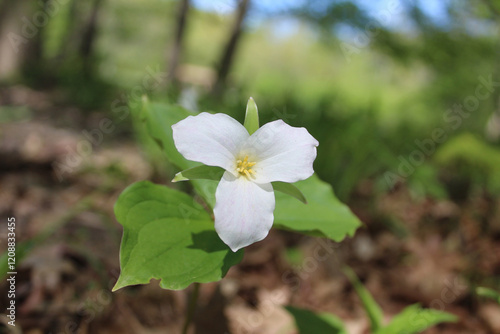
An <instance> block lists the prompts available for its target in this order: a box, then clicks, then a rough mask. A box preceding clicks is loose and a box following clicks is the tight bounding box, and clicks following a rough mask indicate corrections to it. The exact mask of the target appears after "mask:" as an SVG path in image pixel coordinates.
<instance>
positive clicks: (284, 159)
mask: <svg viewBox="0 0 500 334" xmlns="http://www.w3.org/2000/svg"><path fill="white" fill-rule="evenodd" d="M318 145H319V143H318V141H317V140H316V139H314V137H313V136H311V135H310V134H309V132H308V131H307V130H306V129H305V128H295V127H292V126H290V125H288V124H286V123H285V122H283V121H282V120H277V121H274V122H270V123H267V124H265V125H264V126H262V127H261V128H260V129H259V130H257V131H256V132H255V133H254V134H253V135H252V136H250V137H249V138H248V140H247V141H246V143H245V145H244V146H243V150H242V155H248V156H249V159H248V160H249V161H255V162H256V164H255V166H253V167H252V169H253V171H254V172H255V174H254V176H255V178H254V181H255V182H257V183H268V182H274V181H282V182H296V181H299V180H305V179H307V178H308V177H309V176H311V175H312V174H313V173H314V170H313V162H314V159H316V147H317V146H318Z"/></svg>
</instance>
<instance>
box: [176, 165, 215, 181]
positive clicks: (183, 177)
mask: <svg viewBox="0 0 500 334" xmlns="http://www.w3.org/2000/svg"><path fill="white" fill-rule="evenodd" d="M222 175H224V168H220V167H215V166H206V165H202V166H197V167H193V168H189V169H186V170H183V171H182V172H179V173H177V174H175V177H174V179H173V180H172V182H179V181H188V180H199V179H205V180H214V181H220V179H221V178H222Z"/></svg>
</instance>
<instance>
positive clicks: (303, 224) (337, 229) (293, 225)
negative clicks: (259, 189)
mask: <svg viewBox="0 0 500 334" xmlns="http://www.w3.org/2000/svg"><path fill="white" fill-rule="evenodd" d="M295 185H296V186H297V188H298V189H300V190H301V191H302V193H303V194H304V196H305V198H307V201H308V204H300V203H297V202H296V200H295V199H293V198H291V197H289V196H286V195H284V194H280V193H275V196H276V209H275V211H274V226H275V227H278V228H282V229H287V230H292V231H296V232H300V233H303V234H308V235H312V236H319V237H325V238H328V239H332V240H335V241H342V240H343V239H344V238H345V237H346V236H347V235H350V236H352V235H354V232H355V231H356V229H357V228H358V227H359V226H360V225H361V222H360V221H359V219H358V218H357V217H356V216H355V215H354V214H353V213H352V212H351V210H349V208H348V207H347V206H346V205H344V204H343V203H341V202H340V201H339V200H338V199H337V198H336V197H335V195H334V193H333V190H332V187H331V186H330V185H329V184H328V183H326V182H323V181H321V180H320V179H319V178H318V177H317V176H316V175H313V176H311V177H310V178H308V179H307V180H304V181H299V182H297V183H295Z"/></svg>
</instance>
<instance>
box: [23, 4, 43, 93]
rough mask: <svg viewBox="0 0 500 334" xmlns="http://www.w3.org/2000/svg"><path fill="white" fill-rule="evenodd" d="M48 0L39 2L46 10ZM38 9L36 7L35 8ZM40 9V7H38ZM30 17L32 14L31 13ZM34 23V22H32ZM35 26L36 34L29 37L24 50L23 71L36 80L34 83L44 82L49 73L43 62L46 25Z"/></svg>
mask: <svg viewBox="0 0 500 334" xmlns="http://www.w3.org/2000/svg"><path fill="white" fill-rule="evenodd" d="M47 3H48V0H41V1H40V2H38V4H40V7H41V8H42V9H43V10H44V12H46V9H47ZM34 10H35V11H36V9H34ZM38 10H39V9H38ZM28 17H29V18H31V17H32V16H31V15H29V16H28ZM32 24H33V23H32ZM33 26H34V27H36V28H35V33H34V36H33V37H31V38H28V41H27V43H26V45H25V48H24V50H23V52H22V57H21V58H22V64H21V68H22V72H23V74H24V75H25V76H26V77H28V78H32V79H33V80H34V83H40V82H43V81H44V79H45V75H46V74H47V72H46V69H45V66H44V64H43V61H44V59H43V53H44V45H43V41H44V34H45V27H46V25H44V24H42V25H36V26H35V25H33Z"/></svg>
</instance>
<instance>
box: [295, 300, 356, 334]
mask: <svg viewBox="0 0 500 334" xmlns="http://www.w3.org/2000/svg"><path fill="white" fill-rule="evenodd" d="M285 309H286V310H287V311H288V312H290V314H291V315H292V316H293V317H294V318H295V324H296V325H297V328H298V330H299V333H300V334H347V331H346V330H345V328H344V324H343V323H342V320H340V319H339V318H337V317H336V316H334V315H333V314H330V313H314V312H311V311H309V310H304V309H300V308H296V307H292V306H286V307H285Z"/></svg>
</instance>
